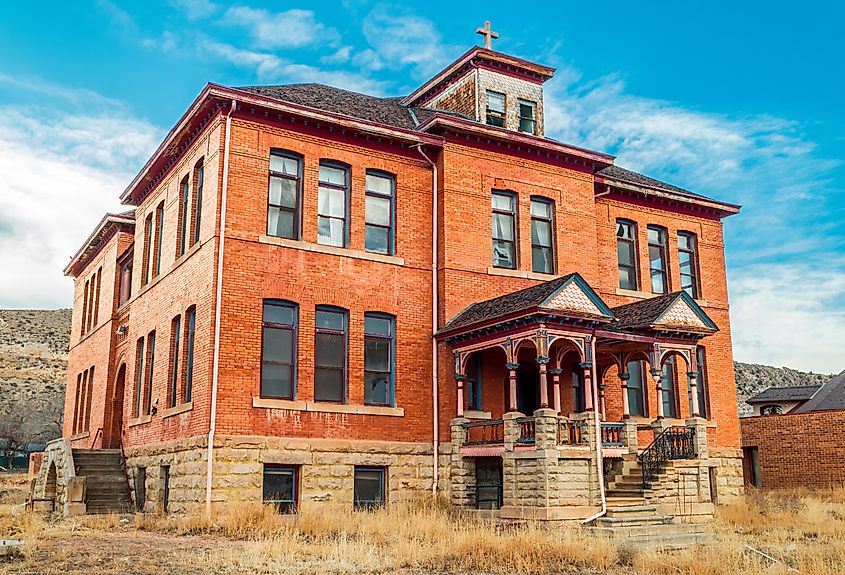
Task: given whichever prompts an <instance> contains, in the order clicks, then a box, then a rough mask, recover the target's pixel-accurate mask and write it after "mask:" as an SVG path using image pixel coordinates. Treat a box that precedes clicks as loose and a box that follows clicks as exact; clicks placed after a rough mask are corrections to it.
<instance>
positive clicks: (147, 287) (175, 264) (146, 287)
mask: <svg viewBox="0 0 845 575" xmlns="http://www.w3.org/2000/svg"><path fill="white" fill-rule="evenodd" d="M200 247H202V243H201V242H197V243H195V244H194V245H192V246H191V247H189V248H188V250H187V251H186V252H185V253H184V254H182V255H181V256H179V258H178V259H176V261H174V262H173V265H171V266H170V269H167V270H164V271H162V272H161V273H159V274H158V275H157V276H155V277H154V278H152V279H150V281H148V282H147V283H146V284H144V286H143V287H141V289H140V290H138V295H136V296H135V297H134V298H130V299H129V300H128V301H127V302H126V303H124V304H123V306H121V307H124V306H126V305H128V304H130V303H132V302H133V301H134V300H136V299H138V298H139V297H141V296H142V295H144V294H145V293H146V292H148V291H149V290H150V289H152V287H153V286H154V285H156V284H157V283H158V282H160V281H161V280H162V279H163V278H165V277H167V276H168V275H170V274H171V273H172V272H173V271H174V270H175V269H176V268H178V267H179V266H181V265H182V264H183V263H185V262H186V261H187V260H188V258H189V257H191V256H192V255H194V254H195V253H196V252H197V251H199V249H200Z"/></svg>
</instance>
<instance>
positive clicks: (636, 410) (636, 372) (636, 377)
mask: <svg viewBox="0 0 845 575" xmlns="http://www.w3.org/2000/svg"><path fill="white" fill-rule="evenodd" d="M628 374H629V375H630V377H629V378H628V411H629V413H630V414H631V415H632V416H634V417H645V416H646V415H648V410H647V407H648V406H647V404H646V399H645V398H646V396H645V392H646V389H648V387H647V384H646V371H645V364H644V363H643V362H642V361H631V362H628Z"/></svg>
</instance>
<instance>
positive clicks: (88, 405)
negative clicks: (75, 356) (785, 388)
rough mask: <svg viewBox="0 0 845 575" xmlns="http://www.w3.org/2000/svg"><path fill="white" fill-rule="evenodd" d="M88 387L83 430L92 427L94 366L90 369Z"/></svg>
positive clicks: (88, 429)
mask: <svg viewBox="0 0 845 575" xmlns="http://www.w3.org/2000/svg"><path fill="white" fill-rule="evenodd" d="M87 387H88V388H87V389H86V393H85V426H84V427H83V429H82V431H90V429H91V400H92V399H93V398H94V366H93V365H92V366H91V369H89V370H88V386H87Z"/></svg>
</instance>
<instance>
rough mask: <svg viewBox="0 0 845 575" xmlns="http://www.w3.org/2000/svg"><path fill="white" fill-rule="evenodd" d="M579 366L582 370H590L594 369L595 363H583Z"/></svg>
mask: <svg viewBox="0 0 845 575" xmlns="http://www.w3.org/2000/svg"><path fill="white" fill-rule="evenodd" d="M579 365H580V367H581V368H582V369H590V368H592V367H593V362H592V361H585V362H583V363H581V364H579Z"/></svg>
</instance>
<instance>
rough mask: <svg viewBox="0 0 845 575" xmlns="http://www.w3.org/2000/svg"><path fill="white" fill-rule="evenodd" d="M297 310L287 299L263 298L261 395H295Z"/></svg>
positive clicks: (291, 396) (280, 396)
mask: <svg viewBox="0 0 845 575" xmlns="http://www.w3.org/2000/svg"><path fill="white" fill-rule="evenodd" d="M296 311H297V310H296V304H293V303H290V302H285V301H276V300H265V301H264V316H263V323H262V326H263V335H262V344H261V397H275V398H280V399H293V397H294V377H295V369H294V366H295V365H296Z"/></svg>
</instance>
